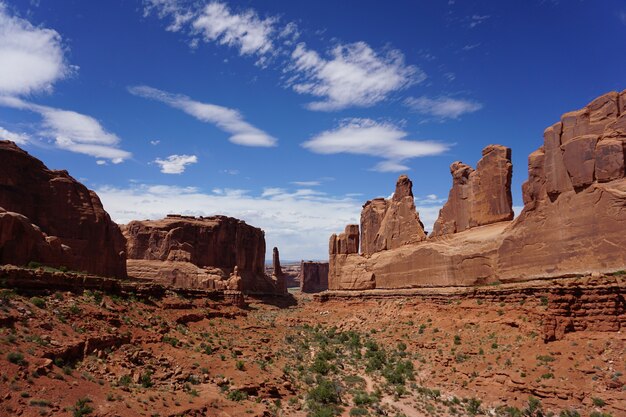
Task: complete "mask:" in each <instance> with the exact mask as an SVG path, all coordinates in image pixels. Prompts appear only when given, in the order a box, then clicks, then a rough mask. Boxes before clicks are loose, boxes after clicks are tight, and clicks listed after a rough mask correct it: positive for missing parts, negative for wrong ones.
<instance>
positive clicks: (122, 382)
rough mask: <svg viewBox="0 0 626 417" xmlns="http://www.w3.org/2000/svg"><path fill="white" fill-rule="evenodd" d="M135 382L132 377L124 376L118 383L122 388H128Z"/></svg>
mask: <svg viewBox="0 0 626 417" xmlns="http://www.w3.org/2000/svg"><path fill="white" fill-rule="evenodd" d="M132 382H133V379H132V378H131V376H130V375H123V376H122V377H121V378H120V380H119V381H118V384H119V385H120V386H122V387H127V386H129V385H130V384H131V383H132Z"/></svg>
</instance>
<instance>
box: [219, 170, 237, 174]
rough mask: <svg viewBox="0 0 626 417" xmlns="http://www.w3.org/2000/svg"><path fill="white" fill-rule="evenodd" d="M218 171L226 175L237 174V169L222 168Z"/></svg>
mask: <svg viewBox="0 0 626 417" xmlns="http://www.w3.org/2000/svg"><path fill="white" fill-rule="evenodd" d="M220 172H221V173H222V174H228V175H239V170H238V169H223V170H221V171H220Z"/></svg>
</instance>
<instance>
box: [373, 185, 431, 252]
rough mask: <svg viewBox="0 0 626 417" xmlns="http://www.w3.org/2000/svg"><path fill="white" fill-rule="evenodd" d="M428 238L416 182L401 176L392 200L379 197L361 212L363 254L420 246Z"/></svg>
mask: <svg viewBox="0 0 626 417" xmlns="http://www.w3.org/2000/svg"><path fill="white" fill-rule="evenodd" d="M425 238H426V233H425V232H424V225H423V224H422V222H421V221H420V219H419V214H418V213H417V211H416V210H415V201H414V199H413V183H412V182H411V180H410V179H409V178H408V177H407V176H406V175H401V176H400V178H398V182H397V183H396V191H395V192H394V193H393V197H392V198H391V200H385V199H384V198H376V199H374V200H371V201H368V202H367V203H365V204H364V205H363V210H362V211H361V253H362V254H363V255H366V256H367V255H371V254H373V253H375V252H380V251H383V250H388V249H395V248H399V247H400V246H403V245H406V244H410V243H416V242H419V241H421V240H424V239H425Z"/></svg>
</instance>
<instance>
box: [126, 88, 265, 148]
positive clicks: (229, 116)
mask: <svg viewBox="0 0 626 417" xmlns="http://www.w3.org/2000/svg"><path fill="white" fill-rule="evenodd" d="M128 90H129V91H130V92H131V93H132V94H134V95H136V96H139V97H144V98H149V99H152V100H157V101H160V102H162V103H165V104H167V105H169V106H171V107H174V108H176V109H179V110H182V111H184V112H185V113H187V114H189V115H191V116H193V117H195V118H196V119H198V120H200V121H202V122H206V123H212V124H215V125H216V126H217V127H219V128H220V129H222V130H223V131H225V132H227V133H230V134H231V135H232V136H231V137H230V138H229V140H230V141H231V142H232V143H234V144H237V145H243V146H264V147H268V146H275V145H276V142H277V140H276V138H274V137H272V136H270V135H268V134H267V133H265V132H263V131H262V130H260V129H258V128H256V127H254V126H252V125H251V124H250V123H248V122H246V121H245V120H244V119H243V116H242V115H241V113H239V111H238V110H235V109H230V108H228V107H222V106H218V105H216V104H210V103H202V102H199V101H194V100H192V99H190V98H189V97H187V96H184V95H180V94H171V93H167V92H165V91H161V90H157V89H156V88H152V87H148V86H137V87H130V88H129V89H128Z"/></svg>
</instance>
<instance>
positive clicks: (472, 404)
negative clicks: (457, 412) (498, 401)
mask: <svg viewBox="0 0 626 417" xmlns="http://www.w3.org/2000/svg"><path fill="white" fill-rule="evenodd" d="M480 404H482V403H481V401H480V400H477V399H476V398H470V399H469V400H467V404H465V410H466V411H467V414H469V415H470V416H475V415H476V414H478V413H480Z"/></svg>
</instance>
